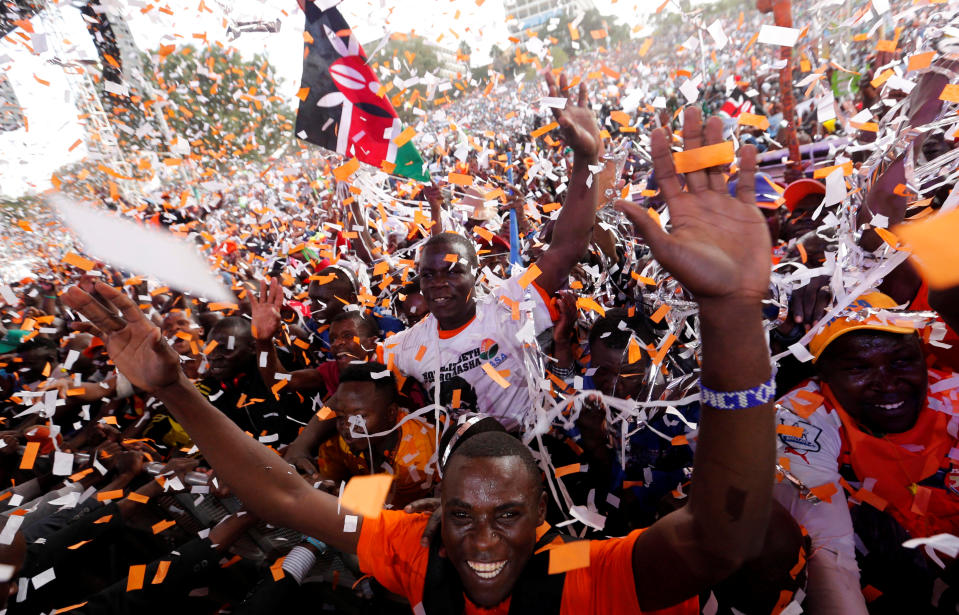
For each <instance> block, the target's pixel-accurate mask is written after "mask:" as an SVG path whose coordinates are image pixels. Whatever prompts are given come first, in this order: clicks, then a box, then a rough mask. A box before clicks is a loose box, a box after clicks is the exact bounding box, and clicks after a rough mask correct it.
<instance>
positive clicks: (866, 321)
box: [809, 292, 916, 363]
mask: <svg viewBox="0 0 959 615" xmlns="http://www.w3.org/2000/svg"><path fill="white" fill-rule="evenodd" d="M896 307H898V306H897V304H896V302H895V300H893V298H892V297H890V296H889V295H884V294H883V293H879V292H873V293H866V294H865V295H862V296H860V297H859V298H858V299H856V300H855V301H853V302H852V304H850V306H849V308H847V309H848V310H849V311H848V312H847V315H846V316H837V317H836V318H834V319H833V320H832V321H830V322H829V324H827V325H826V326H825V327H823V328H822V329H821V330H820V331H819V333H817V334H816V336H815V337H813V338H812V341H810V342H809V352H811V353H812V355H813V363H815V362H816V361H818V360H819V357H820V356H821V355H822V353H823V351H824V350H826V347H827V346H829V344H831V343H833V342H834V341H836V339H838V338H839V337H840V336H841V335H845V334H846V333H849V332H850V331H860V330H862V329H873V330H875V331H888V332H890V333H902V334H908V333H915V332H916V328H915V327H912V326H909V325H906V324H904V323H902V322H901V321H900V322H899V324H891V323H889V322H883V320H881V319H880V318H879V317H878V316H877V315H875V314H865V312H866V310H869V309H873V310H877V309H893V308H896ZM857 315H859V316H860V317H858V318H857V317H856V316H857Z"/></svg>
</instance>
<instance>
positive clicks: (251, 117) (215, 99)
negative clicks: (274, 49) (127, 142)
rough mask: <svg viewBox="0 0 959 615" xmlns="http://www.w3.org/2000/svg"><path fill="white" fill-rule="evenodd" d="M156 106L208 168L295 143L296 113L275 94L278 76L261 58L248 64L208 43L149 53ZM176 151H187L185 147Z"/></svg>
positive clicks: (230, 50) (260, 156) (233, 51)
mask: <svg viewBox="0 0 959 615" xmlns="http://www.w3.org/2000/svg"><path fill="white" fill-rule="evenodd" d="M151 55H152V57H153V58H155V59H156V64H155V70H154V71H153V74H152V75H149V77H150V78H151V80H152V81H153V83H154V87H155V89H156V91H157V94H158V96H157V100H154V101H153V104H154V105H155V106H156V107H157V108H158V110H159V112H160V113H162V114H163V115H164V117H165V119H166V122H167V124H168V125H169V126H170V128H171V130H172V131H173V132H174V133H175V134H176V135H177V136H178V137H180V138H182V139H185V140H186V142H187V143H188V144H189V148H190V154H191V155H192V156H193V157H199V158H200V159H201V161H202V162H203V163H204V166H207V165H211V164H213V165H216V166H223V165H226V164H229V163H230V162H231V161H236V160H262V159H264V158H266V157H267V156H269V155H270V154H271V153H273V152H274V151H276V149H277V148H279V147H280V146H281V145H282V144H284V143H289V142H290V141H291V140H292V139H293V117H294V115H293V112H292V110H291V109H290V108H289V107H288V106H287V105H286V104H285V102H284V100H283V99H282V98H281V97H280V96H278V95H277V81H278V79H277V77H276V73H275V71H274V69H273V67H272V66H271V65H270V63H269V62H268V61H267V60H266V58H265V57H264V56H262V55H259V54H258V55H256V56H254V57H253V59H252V60H244V59H243V57H242V56H241V55H240V53H239V52H238V51H237V50H236V49H233V48H228V49H224V48H222V47H220V46H219V45H208V46H206V47H203V48H201V49H196V48H194V47H192V46H187V47H183V48H180V49H176V50H170V49H168V48H167V49H162V48H161V49H160V50H157V51H156V52H155V53H154V54H151ZM172 151H173V152H185V149H183V146H182V145H179V147H174V148H172Z"/></svg>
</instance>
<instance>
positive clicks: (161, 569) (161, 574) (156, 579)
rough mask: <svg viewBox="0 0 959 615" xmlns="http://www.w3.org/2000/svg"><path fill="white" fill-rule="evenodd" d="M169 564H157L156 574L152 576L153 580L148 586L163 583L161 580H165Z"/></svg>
mask: <svg viewBox="0 0 959 615" xmlns="http://www.w3.org/2000/svg"><path fill="white" fill-rule="evenodd" d="M170 563H171V562H170V561H169V560H163V561H161V562H160V563H159V564H157V571H156V574H155V575H153V580H152V581H150V585H159V584H160V583H163V579H165V578H166V574H167V572H168V571H169V570H170Z"/></svg>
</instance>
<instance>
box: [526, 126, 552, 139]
mask: <svg viewBox="0 0 959 615" xmlns="http://www.w3.org/2000/svg"><path fill="white" fill-rule="evenodd" d="M554 128H559V124H557V123H556V122H550V123H549V124H547V125H545V126H540V127H539V128H537V129H536V130H534V131H533V132H531V133H529V136H531V137H533V138H534V139H535V138H536V137H539V136H542V135H545V134H546V133H547V132H549V131H550V130H552V129H554Z"/></svg>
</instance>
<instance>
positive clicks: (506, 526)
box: [442, 455, 546, 608]
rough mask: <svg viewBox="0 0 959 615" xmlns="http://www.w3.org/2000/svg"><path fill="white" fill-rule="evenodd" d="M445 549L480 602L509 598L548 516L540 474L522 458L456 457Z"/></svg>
mask: <svg viewBox="0 0 959 615" xmlns="http://www.w3.org/2000/svg"><path fill="white" fill-rule="evenodd" d="M442 501H443V509H442V510H443V526H442V536H443V549H444V551H445V554H446V557H447V558H448V559H449V560H450V562H451V563H452V564H453V566H454V567H455V568H456V571H457V572H458V573H459V576H460V579H461V580H462V582H463V589H464V590H465V591H466V595H467V596H468V597H469V599H470V600H472V601H473V603H474V604H476V605H477V606H480V607H484V608H491V607H494V606H496V605H497V604H499V603H501V602H503V600H505V599H506V598H508V597H509V595H510V592H512V590H513V586H515V585H516V581H517V579H519V576H520V574H522V572H523V568H524V567H525V566H526V562H527V561H528V560H529V558H530V557H531V556H532V554H533V548H534V547H535V545H536V528H538V527H539V526H540V525H541V524H542V523H543V521H544V520H545V519H546V494H545V493H544V492H543V490H542V487H541V485H540V483H539V477H534V476H532V474H531V472H530V471H529V470H528V469H527V467H526V466H525V465H524V464H523V462H522V460H521V459H520V458H518V457H510V456H504V457H466V456H465V455H454V456H453V457H452V458H451V459H450V462H449V466H448V467H447V468H446V476H445V477H444V479H443V486H442Z"/></svg>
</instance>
